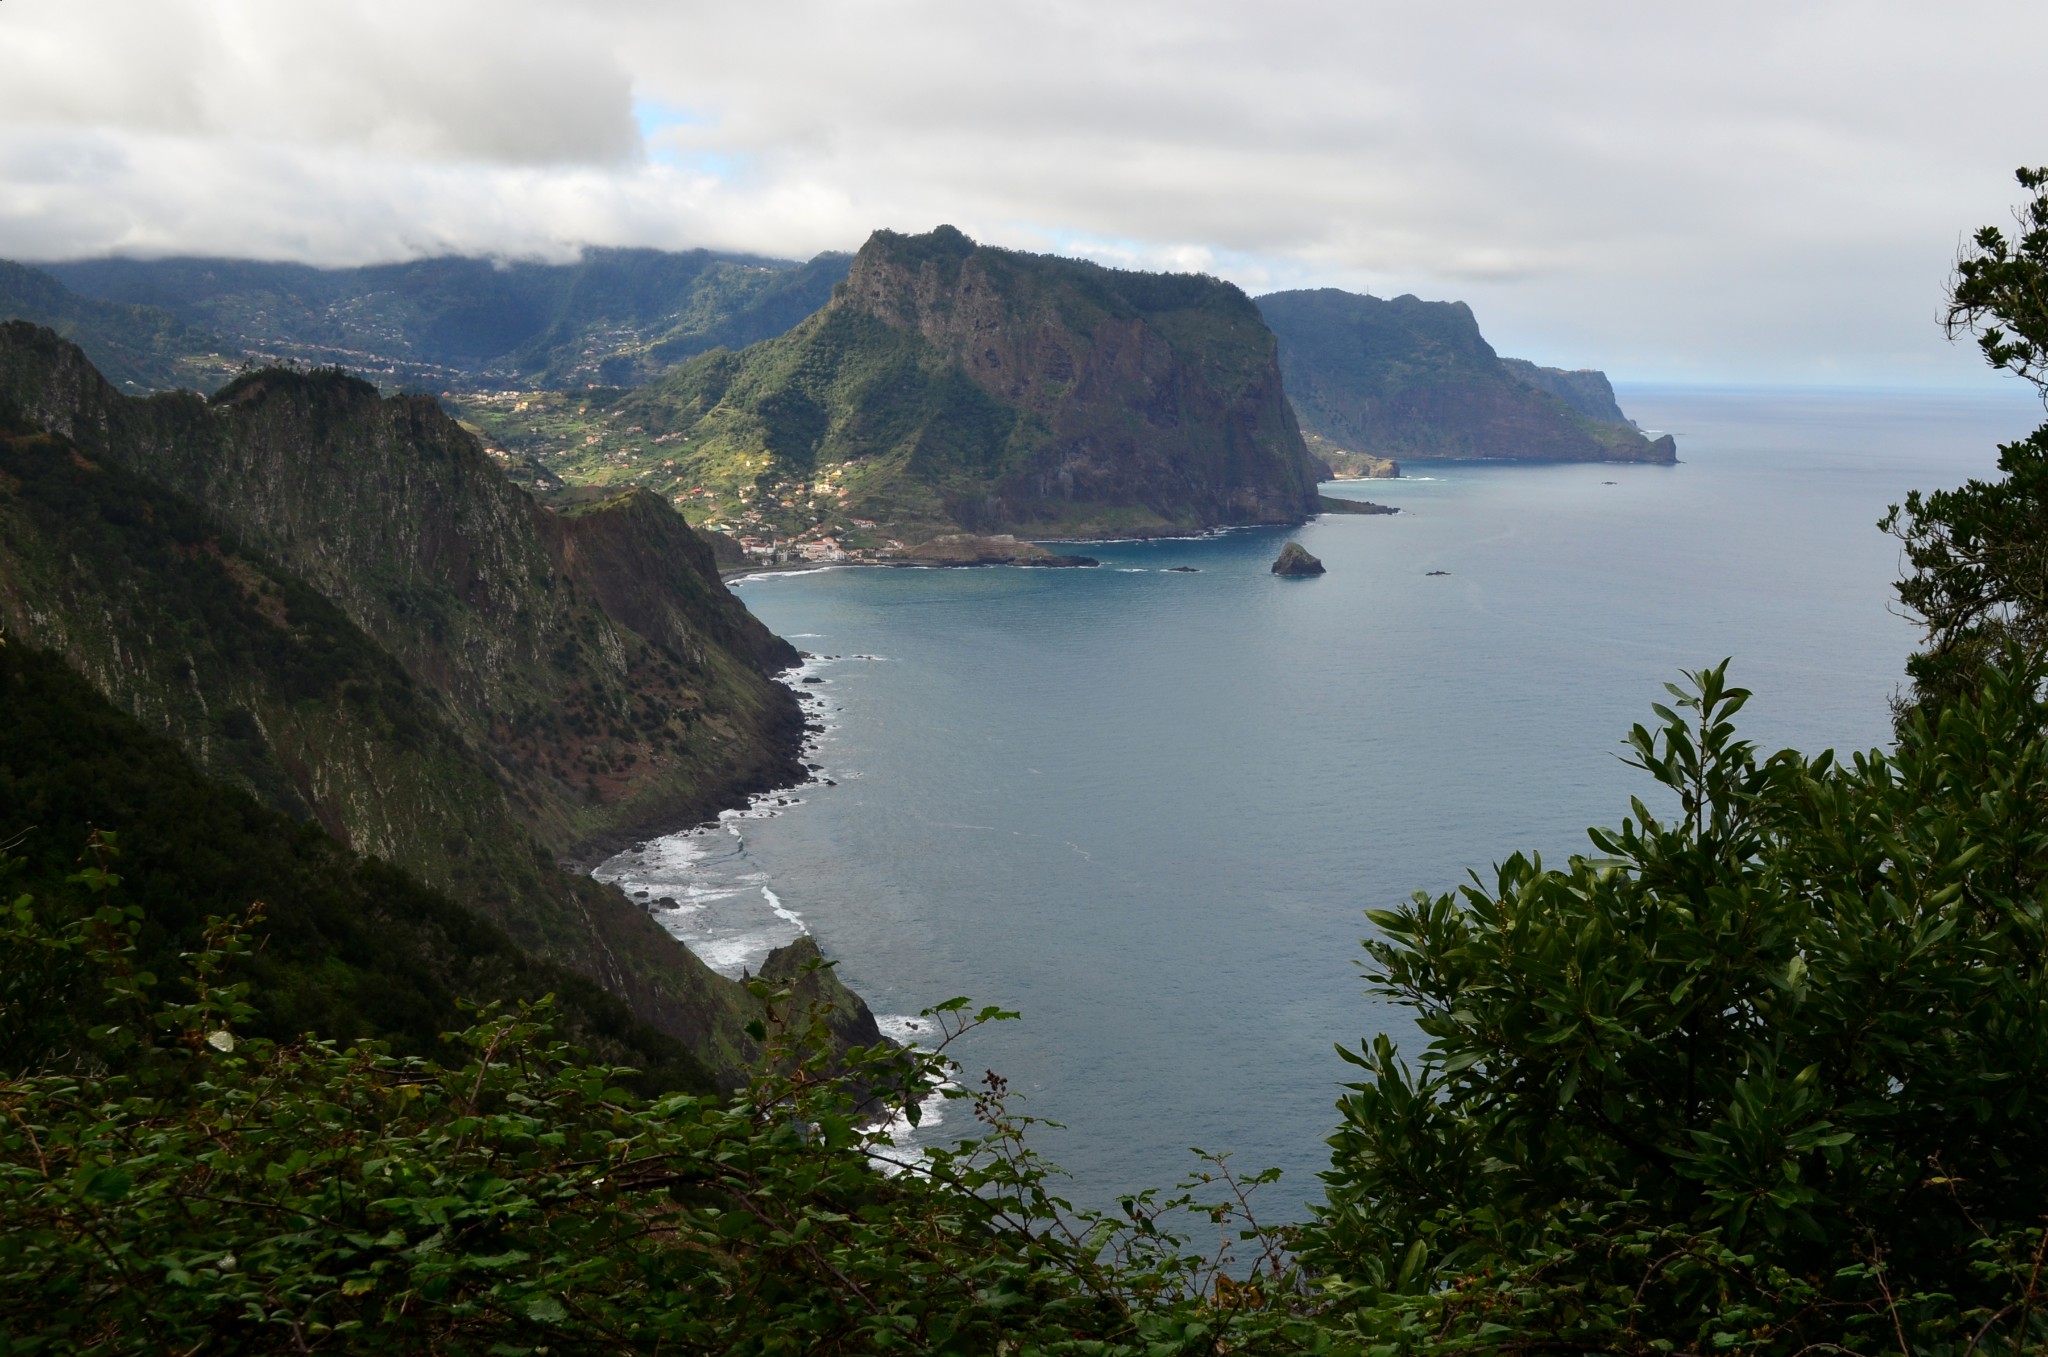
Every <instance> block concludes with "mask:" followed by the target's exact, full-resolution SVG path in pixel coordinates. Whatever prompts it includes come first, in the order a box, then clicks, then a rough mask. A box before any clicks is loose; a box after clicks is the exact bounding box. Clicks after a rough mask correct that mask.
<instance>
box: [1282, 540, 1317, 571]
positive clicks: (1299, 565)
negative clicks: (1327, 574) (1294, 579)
mask: <svg viewBox="0 0 2048 1357" xmlns="http://www.w3.org/2000/svg"><path fill="white" fill-rule="evenodd" d="M1273 573H1274V574H1276V575H1296V576H1299V575H1320V574H1322V573H1323V563H1322V562H1321V561H1319V560H1317V559H1316V558H1315V557H1313V556H1311V555H1309V554H1308V552H1307V551H1305V550H1304V549H1303V548H1302V545H1301V543H1299V542H1289V543H1288V544H1287V545H1286V546H1284V547H1282V548H1280V556H1279V559H1277V560H1275V561H1274V562H1273Z"/></svg>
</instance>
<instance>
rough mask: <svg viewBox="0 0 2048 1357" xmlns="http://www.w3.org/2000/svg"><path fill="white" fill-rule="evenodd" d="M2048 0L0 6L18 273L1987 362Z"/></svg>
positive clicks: (1808, 373) (1745, 371)
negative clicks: (1029, 261) (845, 257)
mask: <svg viewBox="0 0 2048 1357" xmlns="http://www.w3.org/2000/svg"><path fill="white" fill-rule="evenodd" d="M2044 76H2048V5H2043V4H2040V3H2038V0H2027V2H2024V3H2021V2H2014V0H2006V2H2003V3H1970V2H1969V0H1949V3H1946V4H1944V5H1940V6H1935V5H1930V4H1926V3H1913V4H1889V3H1883V2H1882V0H1860V3H1856V4H1807V3H1799V2H1798V0H1770V2H1769V3H1749V2H1748V0H1716V3H1714V4H1711V5H1709V4H1692V5H1677V4H1647V5H1646V4H1642V3H1640V0H1635V2H1634V3H1626V4H1623V3H1613V4H1604V3H1603V4H1594V3H1551V4H1543V3H1534V4H1532V3H1527V0H1524V2H1523V3H1517V4H1508V3H1490V2H1480V0H1470V2H1468V3H1462V4H1442V5H1423V4H1419V3H1415V2H1414V0H1408V2H1407V3H1402V4H1385V3H1377V2H1376V0H1260V2H1259V3H1249V2H1248V0H1237V2H1234V3H1218V2H1217V0H1052V2H1051V3H1045V2H1043V0H1002V3H995V2H994V0H746V2H745V3H733V2H732V0H725V2H724V3H718V4H711V3H673V2H671V3H654V2H653V0H576V2H575V3H571V2H570V0H551V2H550V3H546V4H540V3H528V2H527V0H395V2H391V3H386V2H385V0H355V2H354V3H346V4H343V3H327V2H323V0H290V3H279V0H0V257H11V258H15V259H21V260H29V261H34V260H47V259H63V258H77V257H82V256H89V255H96V254H106V253H120V254H134V255H160V254H173V253H176V254H220V255H244V256H255V257H261V258H268V259H295V260H303V261H307V262H312V263H322V264H328V263H333V264H340V263H361V262H369V261H376V260H389V259H397V258H405V257H409V256H414V255H420V254H434V253H448V252H456V253H490V254H500V255H509V256H544V257H552V258H561V257H568V256H571V255H573V253H574V251H575V250H576V248H577V247H579V246H580V245H582V244H585V243H595V244H606V245H654V246H662V247H669V248H686V247H690V246H697V245H704V246H711V247H718V248H728V249H745V250H755V251H760V252H764V253H770V254H777V255H784V256H792V257H806V256H808V255H810V254H813V253H815V252H817V251H820V250H826V249H852V248H856V247H857V246H858V245H859V244H860V242H861V240H862V239H863V238H864V237H865V236H866V235H867V233H868V232H869V231H870V230H872V229H873V228H875V227H879V226H887V227H892V228H895V229H897V230H904V231H921V230H926V229H929V228H930V227H932V226H934V225H936V224H938V223H940V222H951V223H953V224H955V225H957V226H959V227H961V228H962V229H963V230H965V231H967V232H968V233H969V234H971V235H973V236H975V237H976V238H978V239H980V240H984V241H988V242H991V243H995V244H1001V245H1010V246H1017V247H1021V248H1027V249H1037V250H1054V251H1057V252H1060V253H1065V254H1076V255H1084V256H1087V257H1089V258H1094V259H1098V260H1102V261H1104V262H1109V263H1116V264H1122V265H1129V266H1137V267H1148V268H1174V269H1200V270H1203V271H1206V272H1210V273H1215V274H1219V275H1221V276H1223V277H1226V278H1229V279H1231V280H1232V281H1234V282H1237V283H1238V284H1240V285H1242V286H1243V287H1244V288H1246V289H1247V290H1248V291H1251V292H1253V293H1259V292H1264V291H1271V290H1274V289H1276V288H1282V287H1311V286H1334V287H1343V288H1349V289H1352V290H1355V291H1370V292H1373V293H1377V294H1380V295H1383V296H1391V295H1397V294H1399V293H1402V292H1414V293H1416V294H1417V295H1420V296H1423V297H1429V298H1462V299H1464V300H1466V301H1469V302H1470V303H1471V304H1472V305H1473V307H1474V308H1475V310H1476V311H1477V312H1478V314H1479V319H1480V323H1481V325H1482V327H1483V328H1484V330H1485V331H1486V333H1487V336H1488V337H1489V338H1490V339H1491V340H1492V341H1493V342H1494V344H1495V346H1496V347H1497V348H1499V349H1501V350H1502V351H1503V352H1506V353H1512V354H1517V355H1520V356H1525V357H1529V358H1534V359H1537V360H1539V361H1542V362H1547V363H1555V364H1563V365H1567V366H1595V367H1603V368H1605V369H1607V370H1608V371H1609V372H1610V373H1611V374H1613V375H1615V376H1617V377H1620V378H1624V379H1636V380H1680V381H1785V382H1831V383H1850V384H1864V383H1914V384H1930V383H1938V384H1949V383H1966V384H1973V385H1974V384H1978V383H1980V382H1989V381H1991V380H1992V379H1991V378H1989V377H1988V376H1986V377H1981V378H1980V377H1979V376H1978V375H1977V362H1976V359H1975V357H1974V355H1973V353H1972V352H1970V351H1967V350H1964V349H1960V348H1957V347H1954V346H1950V345H1949V344H1947V343H1946V342H1945V341H1944V340H1943V339H1942V337H1941V334H1940V330H1939V326H1938V323H1937V322H1938V317H1939V314H1940V305H1941V297H1942V288H1943V285H1944V283H1945V281H1946V278H1947V273H1948V269H1949V266H1950V264H1951V263H1952V262H1953V259H1954V256H1955V253H1956V250H1957V247H1958V245H1959V243H1960V242H1961V240H1962V239H1963V237H1964V235H1965V233H1966V232H1967V231H1968V230H1969V229H1970V228H1973V227H1975V226H1978V225H1980V224H1983V223H1986V222H1993V221H1996V222H2004V221H2006V220H2007V219H2008V216H2009V212H2010V208H2011V206H2012V205H2013V203H2014V202H2015V201H2016V200H2017V194H2018V191H2017V189H2016V188H2015V186H2014V185H2013V183H2012V178H2011V175H2012V171H2013V169H2014V168H2015V167H2016V166H2019V165H2021V164H2037V163H2038V164H2048V118H2044V117H2043V114H2042V103H2041V98H2040V94H2041V90H2042V88H2043V84H2044Z"/></svg>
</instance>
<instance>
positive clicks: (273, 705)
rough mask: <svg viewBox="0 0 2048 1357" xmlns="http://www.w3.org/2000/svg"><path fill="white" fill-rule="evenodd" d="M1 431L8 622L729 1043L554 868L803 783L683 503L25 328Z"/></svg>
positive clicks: (620, 903) (722, 1029)
mask: <svg viewBox="0 0 2048 1357" xmlns="http://www.w3.org/2000/svg"><path fill="white" fill-rule="evenodd" d="M0 429H4V434H5V436H4V438H0V563H4V566H5V570H4V573H0V621H4V622H5V623H6V625H7V627H8V628H9V630H10V631H11V632H13V633H14V634H15V635H16V636H17V637H19V638H21V639H24V640H28V641H30V642H33V643H35V644H38V645H42V646H46V647H49V648H51V649H53V650H55V651H56V652H58V653H59V654H61V655H62V656H63V657H64V658H65V660H66V661H67V663H69V664H71V665H72V666H73V667H74V668H76V669H77V670H79V672H81V673H82V674H84V675H85V676H86V677H87V678H88V680H89V681H91V682H92V684H93V685H94V687H95V688H96V689H97V690H98V691H100V692H102V693H104V694H105V695H106V696H107V697H108V698H109V699H110V700H112V701H113V702H114V703H115V704H116V705H117V706H119V707H120V708H122V709H123V710H126V711H129V712H132V713H134V714H135V715H136V716H137V717H138V718H140V719H141V720H142V721H143V723H144V725H145V726H147V727H148V728H150V729H152V730H154V731H157V732H159V733H161V734H164V735H166V736H169V737H170V738H172V739H174V740H175V741H176V742H177V743H178V744H179V745H180V746H181V747H182V748H183V749H185V750H186V751H187V752H188V753H189V754H190V755H191V757H192V758H193V759H194V761H195V763H196V764H197V765H198V766H199V767H200V768H201V769H202V770H204V771H205V772H206V773H207V774H208V775H210V776H214V777H218V778H221V779H223V780H226V781H228V782H230V783H232V784H234V785H238V786H241V787H243V788H246V789H247V790H248V791H249V792H250V793H252V794H253V795H255V796H256V797H257V798H258V799H260V800H262V801H263V802H264V803H266V804H268V805H270V806H273V807H275V808H277V809H279V810H282V811H285V812H287V813H289V814H292V815H294V816H298V817H301V818H306V819H311V820H314V821H317V822H318V823H319V824H320V825H321V826H322V827H323V828H325V829H326V830H327V831H329V832H330V833H332V834H333V835H334V836H335V837H336V838H338V839H340V840H341V841H342V842H343V843H345V844H346V845H348V846H349V847H351V848H353V849H354V850H356V851H359V852H363V853H368V854H373V855H375V856H378V857H381V858H385V859H388V860H389V861H391V862H393V863H395V864H397V865H398V866H400V867H402V868H405V869H406V870H408V871H411V872H413V873H416V874H417V875H418V876H419V877H421V878H422V879H423V880H424V881H425V882H427V883H428V884H429V885H431V886H433V887H436V888H438V889H442V890H445V891H447V892H448V893H449V894H450V895H451V896H453V897H454V898H455V899H456V900H458V901H459V902H461V903H463V904H464V905H466V906H468V907H470V908H472V909H474V910H476V911H477V912H478V913H480V914H481V915H482V916H483V917H484V918H486V919H488V920H490V921H491V922H492V923H494V924H495V925H497V926H501V927H503V928H504V929H505V930H506V931H507V932H508V933H510V934H511V935H512V937H513V938H514V939H516V940H517V941H518V942H519V944H520V945H521V946H523V947H526V948H528V949H530V950H532V951H533V952H535V953H536V954H538V955H540V956H542V957H546V958H550V959H553V960H555V961H558V962H560V963H562V964H564V965H568V966H570V967H572V968H573V969H575V970H577V971H580V972H582V973H583V974H586V975H589V976H591V977H593V978H594V979H596V980H597V981H598V982H599V983H601V984H602V985H604V986H605V987H606V988H607V989H610V990H612V991H613V992H614V993H617V994H619V995H621V996H622V997H624V998H625V999H626V1000H627V1001H628V1002H629V1003H630V1004H631V1005H632V1007H633V1009H634V1011H635V1012H636V1013H637V1014H638V1015H639V1016H640V1017H641V1018H643V1019H644V1020H646V1021H648V1022H650V1023H653V1024H654V1025H655V1026H656V1027H658V1028H660V1029H661V1030H664V1031H667V1032H671V1033H673V1034H676V1035H679V1036H682V1037H684V1039H686V1040H688V1041H690V1042H691V1043H692V1045H693V1047H694V1048H695V1049H697V1050H698V1051H699V1052H700V1053H702V1054H705V1055H706V1058H707V1059H708V1060H709V1061H710V1062H711V1063H712V1064H714V1065H716V1066H719V1067H722V1068H727V1069H730V1068H731V1066H732V1065H733V1064H734V1063H735V1062H736V1061H737V1059H738V1058H739V1056H740V1054H741V1053H742V1048H743V1047H744V1046H745V1044H746V1041H745V1038H744V1036H743V1034H742V1033H741V1031H740V1029H741V1027H742V1025H743V1023H744V1021H745V1006H744V1004H742V1003H741V1000H742V999H743V998H744V996H743V995H740V994H737V992H736V991H735V987H732V986H730V985H729V984H728V982H725V981H723V980H720V979H719V978H718V977H717V976H715V975H713V974H712V973H711V972H710V971H708V970H707V969H705V968H704V967H703V966H702V965H701V964H699V963H697V962H696V959H695V958H694V957H692V956H690V955H689V953H688V952H687V951H685V950H684V949H683V948H682V947H680V946H679V945H678V944H676V943H674V942H673V940H671V939H670V938H669V937H668V935H667V934H666V933H665V932H663V931H662V930H661V929H660V928H659V927H658V925H656V924H655V923H653V922H652V921H651V920H650V919H648V918H647V917H646V916H645V915H644V914H643V913H641V912H640V911H639V910H637V909H635V908H633V907H632V906H631V905H630V904H628V903H627V902H626V901H625V900H624V899H623V898H622V897H620V896H619V895H618V894H617V892H615V891H612V890H610V889H609V888H607V887H601V886H598V885H597V884H596V883H594V882H591V881H589V880H587V879H585V878H582V877H579V876H575V875H571V874H568V873H563V872H561V871H558V870H557V869H556V868H555V867H554V865H553V863H554V860H555V859H556V858H558V857H561V856H564V855H569V854H573V853H576V852H578V851H579V850H581V851H585V852H595V851H597V850H599V849H601V848H602V847H603V846H605V845H607V844H610V843H616V842H619V841H622V840H623V839H625V838H627V837H630V836H632V835H633V834H634V833H635V832H636V831H639V830H641V829H642V828H645V827H649V826H652V825H655V824H661V823H666V824H675V823H681V822H685V821H687V820H690V819H693V818H696V817H698V816H700V815H703V814H708V813H710V812H711V811H713V810H715V809H717V808H719V807H721V806H723V805H727V804H731V803H733V802H734V801H736V800H738V799H740V798H742V797H743V796H744V795H745V794H747V793H748V792H749V791H752V790H756V789H759V788H763V787H766V786H769V785H774V784H777V783H781V782H786V781H789V780H793V779H795V778H796V777H798V776H800V769H799V768H798V765H797V764H796V762H795V758H794V755H795V750H796V745H797V741H798V738H799V735H800V731H801V716H800V715H799V713H798V711H797V706H796V701H795V699H794V697H793V696H792V695H791V694H790V693H789V692H788V690H787V689H785V688H784V687H783V686H782V685H780V684H778V683H775V682H774V681H773V680H772V679H771V678H770V676H769V672H768V671H770V670H772V669H773V668H776V667H779V666H780V665H782V664H784V663H787V662H789V661H792V660H793V659H794V658H795V656H794V653H793V652H792V651H790V650H789V649H788V647H787V646H786V645H785V644H784V643H782V642H780V641H779V640H777V639H776V638H774V637H773V636H771V635H770V634H768V633H767V631H766V630H765V629H764V628H762V627H761V626H760V624H759V623H758V622H757V621H755V620H754V619H753V618H752V617H751V615H749V614H747V613H746V611H745V609H744V608H743V607H742V606H741V605H740V604H739V603H738V601H737V600H735V599H733V598H732V596H731V595H730V594H729V593H728V592H727V591H726V590H725V588H724V586H723V585H722V584H721V583H720V582H719V580H718V577H717V572H716V566H715V562H713V561H712V559H711V556H710V552H709V549H708V547H706V546H705V545H704V544H703V543H702V542H700V541H698V540H697V539H696V538H695V536H694V534H692V533H691V532H690V530H689V529H688V528H687V526H685V525H684V524H682V522H681V521H680V520H679V519H677V517H676V516H675V515H674V514H673V513H672V512H670V511H669V510H668V509H667V508H666V507H665V506H664V505H662V504H660V503H659V502H657V501H653V500H651V499H650V498H649V497H644V496H643V497H636V498H628V499H625V500H622V501H618V502H614V503H606V504H601V505H597V506H594V507H592V508H590V509H589V510H588V511H587V512H585V513H583V514H580V515H577V516H575V517H573V518H563V517H558V516H556V515H554V514H552V513H550V512H549V511H547V510H545V509H543V508H541V507H539V506H538V505H536V504H534V503H533V501H532V500H530V499H529V498H528V497H527V496H526V495H525V494H524V493H523V492H521V491H519V490H517V489H516V488H514V487H511V486H509V485H507V484H506V483H505V482H504V480H503V478H502V477H501V476H500V475H499V474H498V473H497V471H496V468H495V467H493V466H492V465H491V463H490V462H489V460H488V459H487V458H485V457H484V456H483V455H482V453H481V452H480V450H479V449H478V448H477V447H476V446H475V444H474V441H473V440H471V439H470V438H469V437H468V436H467V435H466V434H464V433H463V432H462V431H461V430H460V429H459V428H458V427H456V426H455V425H454V424H453V423H452V421H450V420H448V419H447V418H446V417H445V416H444V415H442V414H441V413H440V412H439V410H438V408H437V407H436V406H435V405H434V403H433V402H432V401H428V400H423V399H400V400H384V399H381V398H379V397H378V395H377V394H376V392H375V390H374V389H372V388H370V387H368V386H367V385H365V384H363V383H360V382H356V381H353V380H351V379H348V378H345V377H341V376H338V375H335V374H313V375H305V374H294V373H279V372H270V373H260V374H256V375H255V376H252V377H249V378H246V379H243V380H239V381H237V382H236V383H234V384H232V385H231V386H230V387H228V388H226V389H225V390H224V391H223V392H222V393H221V394H220V396H219V397H218V398H216V399H215V400H213V401H210V402H209V401H203V400H201V399H200V398H198V397H196V396H191V395H186V394H175V395H163V396H157V397H152V398H150V399H148V400H136V399H131V398H127V397H123V396H121V395H119V394H118V393H116V392H114V391H113V390H112V389H111V388H110V387H108V386H107V385H106V383H105V382H104V381H103V380H102V379H101V378H100V377H99V374H98V373H97V372H95V371H94V370H93V369H92V367H91V366H90V364H88V363H87V362H86V361H85V359H84V357H83V355H82V354H80V353H79V351H78V350H77V349H76V348H75V347H73V346H71V345H69V344H66V343H64V342H63V341H61V340H60V339H58V338H57V337H56V336H55V335H53V334H51V333H50V332H48V331H41V330H37V329H35V328H33V327H30V326H27V325H22V324H10V325H5V326H0Z"/></svg>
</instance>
